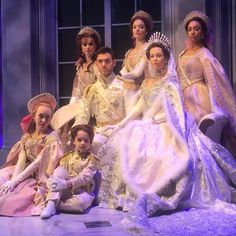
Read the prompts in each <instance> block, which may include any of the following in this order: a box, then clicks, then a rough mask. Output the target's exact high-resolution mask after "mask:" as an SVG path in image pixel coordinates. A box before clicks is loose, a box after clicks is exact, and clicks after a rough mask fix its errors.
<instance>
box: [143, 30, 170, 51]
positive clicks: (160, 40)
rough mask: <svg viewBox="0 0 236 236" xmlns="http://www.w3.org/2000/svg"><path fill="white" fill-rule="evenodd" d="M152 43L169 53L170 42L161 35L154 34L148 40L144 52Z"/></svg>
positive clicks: (158, 33)
mask: <svg viewBox="0 0 236 236" xmlns="http://www.w3.org/2000/svg"><path fill="white" fill-rule="evenodd" d="M153 43H159V44H161V45H162V46H163V47H164V48H166V49H167V50H168V51H169V52H170V51H171V44H170V40H169V39H168V38H167V37H166V36H165V35H164V34H162V33H160V32H155V33H154V34H153V35H152V36H151V37H150V38H149V40H148V46H147V48H146V51H147V50H148V48H149V47H150V46H151V45H152V44H153Z"/></svg>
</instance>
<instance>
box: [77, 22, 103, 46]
mask: <svg viewBox="0 0 236 236" xmlns="http://www.w3.org/2000/svg"><path fill="white" fill-rule="evenodd" d="M90 35H95V36H96V37H97V39H98V43H99V44H100V43H101V37H100V34H99V33H98V32H97V30H95V29H93V28H92V27H89V26H85V27H84V28H82V29H81V30H80V31H79V33H78V34H77V38H83V37H88V36H90Z"/></svg>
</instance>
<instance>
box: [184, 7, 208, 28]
mask: <svg viewBox="0 0 236 236" xmlns="http://www.w3.org/2000/svg"><path fill="white" fill-rule="evenodd" d="M194 17H199V18H201V19H202V20H203V21H204V22H205V24H206V27H207V31H208V32H209V31H210V30H211V22H210V19H209V18H208V16H207V15H206V14H205V13H204V12H201V11H198V10H193V11H191V12H190V13H189V14H188V15H187V16H186V17H185V19H184V21H183V24H184V26H186V24H187V22H188V21H189V20H191V19H193V18H194Z"/></svg>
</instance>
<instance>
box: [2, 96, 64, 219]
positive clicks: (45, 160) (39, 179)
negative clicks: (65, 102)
mask: <svg viewBox="0 0 236 236" xmlns="http://www.w3.org/2000/svg"><path fill="white" fill-rule="evenodd" d="M56 106H57V102H56V100H55V98H54V97H53V96H52V95H51V94H49V93H43V94H40V95H38V96H36V97H34V98H32V99H31V100H30V101H29V103H28V110H29V112H30V115H29V116H27V117H26V118H25V119H24V120H23V122H22V123H21V125H22V129H23V131H26V132H25V134H24V135H23V136H22V137H21V140H20V141H19V142H17V143H16V144H15V145H14V146H13V147H12V149H11V151H10V153H9V154H8V157H7V160H6V163H5V164H4V165H3V167H2V168H1V170H0V215H4V216H29V215H40V213H41V211H42V209H43V208H44V200H45V194H46V185H45V183H46V181H47V178H48V176H50V175H51V174H52V173H53V170H54V169H55V167H56V166H57V163H58V162H59V158H60V157H61V156H62V154H63V153H62V151H61V150H62V149H61V142H60V139H59V136H58V135H57V133H56V132H55V131H52V129H51V126H50V121H51V117H52V114H53V111H54V110H55V108H56Z"/></svg>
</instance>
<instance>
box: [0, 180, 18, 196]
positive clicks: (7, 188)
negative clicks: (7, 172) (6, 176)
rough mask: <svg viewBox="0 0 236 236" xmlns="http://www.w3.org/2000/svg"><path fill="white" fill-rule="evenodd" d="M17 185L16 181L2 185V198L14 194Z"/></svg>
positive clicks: (0, 194)
mask: <svg viewBox="0 0 236 236" xmlns="http://www.w3.org/2000/svg"><path fill="white" fill-rule="evenodd" d="M16 185H17V183H16V181H15V180H8V181H7V182H6V183H5V184H3V185H2V187H1V188H0V196H3V195H5V194H7V193H9V192H12V191H13V190H14V189H15V187H16Z"/></svg>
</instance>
